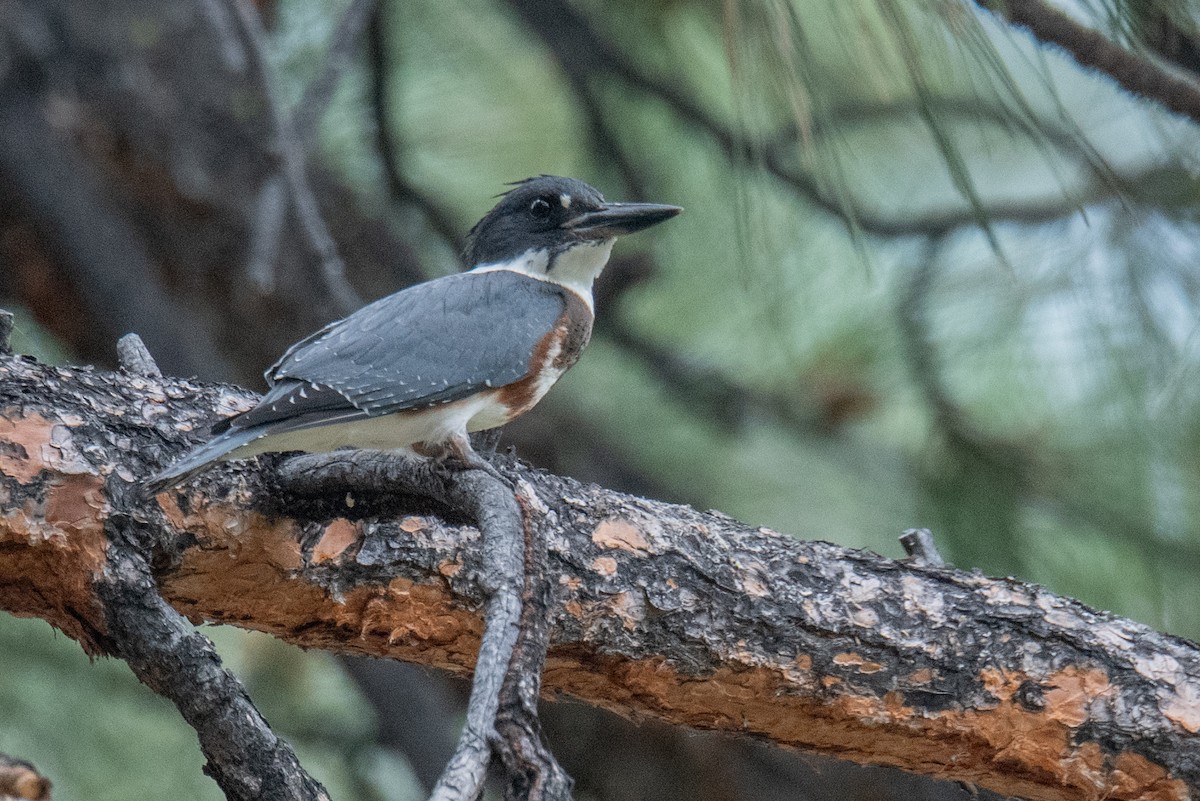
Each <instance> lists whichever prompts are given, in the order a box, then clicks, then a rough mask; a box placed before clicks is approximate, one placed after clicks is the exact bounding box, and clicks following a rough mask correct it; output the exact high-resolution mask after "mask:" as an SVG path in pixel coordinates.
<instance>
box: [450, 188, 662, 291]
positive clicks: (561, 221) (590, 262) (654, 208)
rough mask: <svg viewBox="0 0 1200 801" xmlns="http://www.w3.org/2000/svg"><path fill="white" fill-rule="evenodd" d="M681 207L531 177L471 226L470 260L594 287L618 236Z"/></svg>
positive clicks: (468, 259)
mask: <svg viewBox="0 0 1200 801" xmlns="http://www.w3.org/2000/svg"><path fill="white" fill-rule="evenodd" d="M681 211H683V209H681V208H679V207H678V206H666V205H662V204H659V203H608V202H605V200H604V198H603V197H602V196H601V195H600V193H599V192H597V191H596V190H595V189H594V188H593V187H591V186H589V185H587V184H585V183H584V182H583V181H578V180H576V179H574V178H560V177H558V176H554V175H542V176H539V177H537V178H527V179H525V180H524V181H520V182H518V183H517V184H515V185H514V186H513V188H512V189H510V190H509V191H508V192H506V193H505V194H504V196H503V197H502V198H501V200H500V202H499V203H497V204H496V206H495V208H493V209H492V210H491V211H489V212H488V213H487V214H486V215H484V217H483V219H482V220H480V221H479V222H478V223H476V224H475V227H474V228H472V229H471V233H470V234H468V235H467V248H466V261H467V264H468V265H470V266H471V267H473V268H479V267H484V268H487V267H492V266H500V265H504V266H505V267H506V268H508V269H517V270H519V271H521V272H529V273H531V274H534V275H535V276H536V277H541V278H545V279H548V280H551V281H555V282H557V283H564V284H568V285H571V286H577V287H579V286H586V287H587V288H588V289H589V290H590V287H591V282H592V279H594V278H595V277H596V275H598V274H599V272H600V270H601V269H603V268H604V265H605V263H606V262H607V261H608V254H609V252H610V251H611V250H612V244H613V242H614V241H615V240H616V238H617V237H618V236H621V235H623V234H631V233H633V232H634V231H640V230H642V229H643V228H649V227H650V226H652V225H657V224H658V223H660V222H663V221H664V220H668V219H670V218H671V217H674V216H675V215H676V214H678V213H679V212H681Z"/></svg>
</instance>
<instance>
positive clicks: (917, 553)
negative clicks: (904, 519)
mask: <svg viewBox="0 0 1200 801" xmlns="http://www.w3.org/2000/svg"><path fill="white" fill-rule="evenodd" d="M900 545H901V546H903V548H904V552H905V553H906V554H908V555H909V557H911V559H912V562H913V564H916V565H926V566H927V567H945V566H946V560H945V559H943V558H942V554H941V551H939V550H938V547H937V543H935V542H934V541H933V532H932V531H930V530H929V529H927V528H910V529H908V530H907V531H905V532H904V533H903V534H901V535H900Z"/></svg>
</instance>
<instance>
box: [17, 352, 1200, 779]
mask: <svg viewBox="0 0 1200 801" xmlns="http://www.w3.org/2000/svg"><path fill="white" fill-rule="evenodd" d="M252 399H253V396H251V395H250V394H249V393H246V392H245V391H243V390H240V389H236V388H233V387H225V386H214V385H200V384H196V383H194V382H189V381H185V380H179V379H163V378H155V377H148V376H137V375H121V374H112V373H103V372H98V371H94V370H90V369H86V368H84V369H79V368H69V369H55V368H49V367H44V366H41V365H38V364H35V363H33V362H32V361H30V360H28V359H22V358H11V357H0V510H2V514H3V516H2V517H0V608H3V609H6V610H9V611H11V612H14V613H17V614H21V615H36V616H39V617H42V618H45V619H47V620H49V621H50V622H51V623H53V624H54V625H56V626H58V627H59V628H61V629H63V630H64V631H66V632H67V633H68V634H70V635H71V636H73V637H75V638H76V639H78V640H79V641H80V642H81V643H82V644H83V645H84V647H85V648H87V649H88V650H89V651H91V652H97V651H103V650H104V649H105V641H106V640H105V638H106V631H107V628H108V625H109V623H108V622H107V621H106V620H105V619H104V617H103V612H102V606H101V604H100V603H99V602H98V600H97V598H96V586H97V581H98V577H99V574H100V571H101V568H102V565H103V563H104V560H105V554H106V552H107V550H108V549H109V548H112V547H114V543H113V542H111V541H110V540H109V535H108V533H107V532H109V531H112V530H115V527H113V526H110V525H109V523H110V522H111V521H112V520H113V519H114V517H119V518H120V519H121V521H122V523H123V524H124V525H126V526H134V527H136V528H137V529H138V530H140V531H141V532H142V536H143V537H146V538H150V539H152V541H153V542H154V543H155V545H156V549H155V553H156V559H155V562H154V564H153V570H154V575H155V578H156V579H157V581H158V584H159V587H160V590H161V592H162V594H163V597H164V598H165V599H166V600H167V601H168V602H169V603H170V604H171V605H172V606H174V607H175V608H176V609H177V610H179V611H181V612H182V613H184V614H185V615H187V616H188V617H189V618H191V619H192V620H194V621H201V620H205V621H214V622H222V623H231V624H235V625H240V626H244V627H247V628H254V629H258V630H262V631H267V632H270V633H272V634H275V635H277V636H279V637H281V638H283V639H286V640H288V641H290V642H294V643H297V644H300V645H303V646H305V647H317V648H325V649H329V650H333V651H338V652H343V653H363V654H373V655H377V656H388V657H392V658H397V659H404V660H408V661H414V662H420V663H423V664H426V665H433V666H436V667H440V668H444V669H447V670H450V671H453V672H455V673H458V674H465V673H468V672H469V671H470V670H471V666H472V664H473V662H474V658H475V652H476V650H477V648H478V644H479V636H480V631H481V629H482V622H481V619H480V607H481V603H482V602H483V598H482V597H481V595H480V591H479V589H478V582H477V581H476V578H477V576H478V575H479V572H480V569H481V564H482V562H481V558H480V555H479V554H478V552H477V550H478V549H477V544H478V534H477V532H476V531H475V530H474V529H472V528H468V527H464V526H462V525H460V524H459V522H460V521H454V520H451V521H449V522H447V521H445V520H443V519H442V518H441V517H439V515H438V510H436V509H432V508H430V507H429V501H427V500H426V501H414V500H412V499H406V498H404V497H388V496H381V495H375V494H372V493H370V492H369V491H368V490H369V487H364V486H362V485H359V486H355V487H348V488H346V491H345V492H338V493H335V494H332V495H327V496H316V497H301V496H299V495H296V494H291V495H285V494H282V493H281V492H280V491H279V489H278V487H272V486H270V481H271V479H270V476H271V472H270V471H267V470H259V469H255V466H254V465H253V464H235V465H230V466H226V467H222V468H219V469H215V470H213V471H211V473H210V474H208V475H206V476H204V477H202V478H200V479H199V480H198V481H197V482H195V483H193V484H192V485H190V486H189V487H188V488H187V489H185V490H184V491H183V492H181V493H178V494H173V495H166V494H165V495H161V496H159V498H158V500H157V502H156V503H153V504H150V505H138V504H136V503H135V502H134V501H133V500H132V497H133V496H132V493H130V492H129V489H130V482H132V481H133V480H134V479H135V478H136V477H140V476H144V475H146V474H147V473H149V472H150V470H151V468H152V467H154V466H158V465H160V464H162V463H163V462H165V461H166V460H168V459H170V458H171V457H172V456H173V455H176V454H178V453H179V452H180V451H181V450H182V449H183V448H184V447H185V445H187V444H188V443H191V442H195V441H198V440H199V439H201V438H202V437H203V432H205V431H206V430H207V425H208V423H209V422H211V420H212V419H213V418H214V417H215V416H218V415H226V414H229V413H231V412H233V411H234V410H237V409H242V408H245V407H246V406H248V405H249V403H250V402H251V401H252ZM270 463H271V460H270V459H262V460H260V461H259V467H263V466H269V465H270ZM503 470H504V472H505V473H506V474H507V475H509V476H510V477H512V478H514V479H515V480H517V481H520V482H522V483H523V484H524V485H526V487H527V488H528V490H529V491H530V494H531V497H533V498H534V499H535V500H536V502H537V503H536V504H535V507H536V508H533V509H532V512H533V513H534V514H533V518H534V522H535V524H536V525H537V526H538V527H539V530H538V534H539V535H540V536H542V537H544V538H545V539H546V541H547V543H548V546H549V575H550V577H551V585H552V587H551V593H552V598H551V602H550V609H551V615H552V619H551V621H550V622H551V637H552V644H551V649H550V653H549V656H548V658H547V661H546V670H545V676H544V688H545V691H546V692H547V693H550V694H555V693H565V694H569V695H572V696H575V697H577V698H580V699H582V700H584V701H587V702H589V703H592V704H595V705H597V706H601V707H605V708H608V709H612V710H615V711H618V712H621V713H623V714H626V715H632V716H646V715H649V716H655V717H659V718H662V719H664V720H667V721H670V722H673V723H677V724H683V725H688V726H695V727H699V728H707V729H719V730H724V731H730V732H738V733H743V734H750V735H754V736H758V737H763V738H768V739H770V740H773V741H775V742H777V743H780V744H783V745H788V746H794V747H797V748H803V749H809V750H815V751H821V752H823V753H826V754H829V755H833V756H837V757H840V758H844V759H851V760H855V761H859V762H864V763H874V764H884V765H893V766H897V767H900V768H904V769H907V770H911V771H914V772H919V773H923V774H927V775H930V776H936V777H941V778H948V779H957V780H962V781H968V782H972V783H974V784H978V785H981V786H984V787H988V788H990V789H993V790H996V791H998V792H1001V793H1005V794H1009V795H1017V796H1022V797H1025V798H1031V799H1100V798H1116V799H1145V800H1147V801H1148V800H1149V799H1185V798H1190V797H1192V795H1193V794H1194V793H1195V791H1196V790H1197V789H1198V788H1200V740H1198V738H1196V737H1195V736H1194V735H1195V734H1196V732H1197V731H1200V649H1198V648H1197V646H1195V645H1194V644H1192V643H1190V642H1187V641H1185V640H1182V639H1179V638H1175V637H1170V636H1166V635H1163V634H1159V633H1157V632H1154V631H1152V630H1150V629H1148V628H1146V627H1145V626H1141V625H1139V624H1136V623H1133V622H1130V621H1127V620H1123V619H1120V618H1117V617H1115V616H1113V615H1109V614H1105V613H1101V612H1096V611H1094V610H1091V609H1089V608H1087V607H1085V606H1084V605H1082V604H1080V603H1078V602H1077V601H1073V600H1070V599H1066V598H1061V597H1058V596H1055V595H1053V594H1051V593H1049V592H1047V591H1046V590H1044V589H1042V588H1040V587H1036V586H1031V585H1027V584H1022V583H1020V582H1017V581H1014V580H1011V579H991V578H985V577H983V576H980V575H976V574H969V573H963V572H961V571H956V570H952V569H947V568H940V567H934V566H928V565H911V564H909V565H906V564H902V563H898V562H895V561H892V560H888V559H884V558H882V557H879V556H877V555H874V554H870V553H866V552H862V551H853V550H849V549H845V548H840V547H837V546H834V545H830V544H827V543H821V542H801V541H797V540H795V539H792V538H791V537H787V536H784V535H781V534H777V533H775V532H772V531H768V530H766V529H756V528H752V527H748V526H745V525H743V524H740V523H738V522H736V521H734V520H732V519H730V518H728V517H724V516H722V515H719V514H714V513H700V512H697V511H695V510H693V509H690V508H688V507H683V506H675V505H669V504H663V503H658V502H654V501H649V500H645V499H641V498H636V497H632V496H627V495H621V494H618V493H614V492H610V491H607V490H604V489H603V488H600V487H596V486H587V485H581V484H578V483H577V482H574V481H571V480H569V479H565V478H562V477H558V476H554V475H549V474H546V473H542V472H539V471H535V470H531V469H529V468H527V467H525V466H523V465H520V464H515V463H513V464H507V465H505V466H503Z"/></svg>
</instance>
